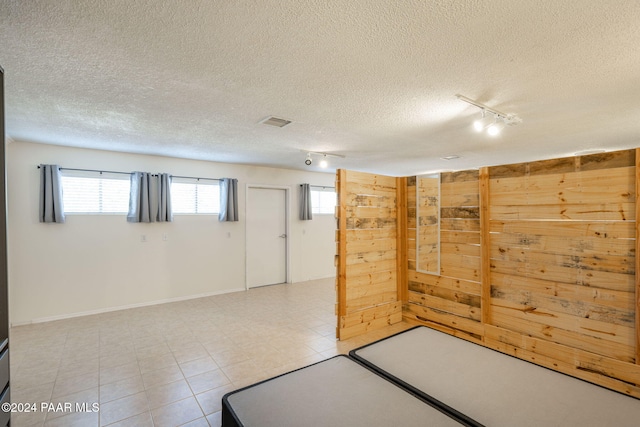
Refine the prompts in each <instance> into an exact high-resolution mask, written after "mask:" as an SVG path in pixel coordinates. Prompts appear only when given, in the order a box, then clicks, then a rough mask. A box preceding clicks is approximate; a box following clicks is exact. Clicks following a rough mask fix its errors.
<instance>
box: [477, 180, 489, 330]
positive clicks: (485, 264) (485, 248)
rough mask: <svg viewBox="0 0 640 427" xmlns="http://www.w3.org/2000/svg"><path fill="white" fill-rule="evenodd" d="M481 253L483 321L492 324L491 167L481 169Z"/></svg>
mask: <svg viewBox="0 0 640 427" xmlns="http://www.w3.org/2000/svg"><path fill="white" fill-rule="evenodd" d="M479 178H480V183H479V185H480V253H481V256H482V261H481V263H482V264H481V267H480V269H481V283H482V292H481V294H480V295H481V308H482V323H483V324H485V325H487V324H491V258H490V256H489V254H490V253H491V240H490V239H491V227H490V221H489V220H490V218H491V213H490V207H489V205H490V188H489V168H481V169H480V177H479Z"/></svg>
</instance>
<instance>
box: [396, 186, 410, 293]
mask: <svg viewBox="0 0 640 427" xmlns="http://www.w3.org/2000/svg"><path fill="white" fill-rule="evenodd" d="M396 190H397V205H398V209H397V215H398V218H397V221H398V226H397V246H396V247H397V251H398V264H397V270H398V273H397V274H398V301H401V302H403V303H404V302H407V300H408V298H409V288H408V282H407V178H396Z"/></svg>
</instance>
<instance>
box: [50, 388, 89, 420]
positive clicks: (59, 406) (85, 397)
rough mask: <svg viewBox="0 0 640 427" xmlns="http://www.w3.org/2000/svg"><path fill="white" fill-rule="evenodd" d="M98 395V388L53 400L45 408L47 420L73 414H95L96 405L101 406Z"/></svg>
mask: <svg viewBox="0 0 640 427" xmlns="http://www.w3.org/2000/svg"><path fill="white" fill-rule="evenodd" d="M98 393H99V392H98V387H93V388H90V389H87V390H82V391H79V392H77V393H73V394H68V395H65V396H60V397H53V398H51V399H50V400H49V401H48V402H47V406H46V408H44V411H45V412H46V414H47V415H46V420H47V421H49V420H52V419H54V418H60V417H63V416H65V415H68V414H69V413H72V412H78V411H80V412H83V411H88V412H93V408H94V404H99V401H98ZM43 402H46V401H43ZM77 405H80V406H77ZM98 408H99V405H98ZM40 409H43V407H42V406H41V407H40Z"/></svg>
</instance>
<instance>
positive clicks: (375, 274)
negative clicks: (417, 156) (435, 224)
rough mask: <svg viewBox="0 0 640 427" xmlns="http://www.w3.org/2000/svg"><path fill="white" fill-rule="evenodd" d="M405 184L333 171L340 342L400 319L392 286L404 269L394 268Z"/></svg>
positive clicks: (402, 233) (401, 242) (402, 234)
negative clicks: (336, 202) (335, 195)
mask: <svg viewBox="0 0 640 427" xmlns="http://www.w3.org/2000/svg"><path fill="white" fill-rule="evenodd" d="M398 183H402V185H403V188H402V190H398V188H397V187H398ZM405 185H406V184H405V181H404V180H402V179H398V178H394V177H386V176H382V175H375V174H366V173H362V172H354V171H346V170H339V171H338V172H337V185H336V188H337V189H338V194H339V196H338V200H339V206H338V214H337V216H338V224H339V229H338V234H337V244H336V246H337V248H336V249H337V252H338V310H337V312H338V328H337V331H338V338H339V339H341V340H344V339H348V338H351V337H354V336H357V335H359V334H362V333H366V332H368V331H371V330H375V329H377V328H381V327H384V326H386V325H388V324H392V323H395V322H399V321H400V320H401V319H402V305H401V303H400V302H399V299H398V297H399V295H400V293H399V291H398V283H399V282H401V281H402V280H403V279H402V277H406V273H405V270H406V267H405V266H402V268H400V267H399V262H400V261H399V260H401V259H402V256H403V253H406V251H405V250H404V249H403V248H404V247H405V246H406V219H405V218H406V202H404V200H405V195H404V193H403V190H404V186H405ZM399 212H400V216H401V219H400V220H399V219H398V214H399ZM399 223H400V224H401V225H402V229H401V230H399V228H398V224H399ZM399 248H400V249H399ZM405 265H406V263H405ZM404 281H405V282H406V280H404Z"/></svg>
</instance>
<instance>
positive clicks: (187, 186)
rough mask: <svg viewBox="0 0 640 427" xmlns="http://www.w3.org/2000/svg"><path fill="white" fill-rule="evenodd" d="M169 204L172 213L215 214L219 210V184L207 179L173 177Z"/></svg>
mask: <svg viewBox="0 0 640 427" xmlns="http://www.w3.org/2000/svg"><path fill="white" fill-rule="evenodd" d="M171 206H172V210H173V213H174V214H178V215H180V214H210V215H213V214H217V213H218V212H220V185H218V181H215V180H209V179H206V180H205V179H202V180H199V179H193V178H173V181H172V182H171Z"/></svg>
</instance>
